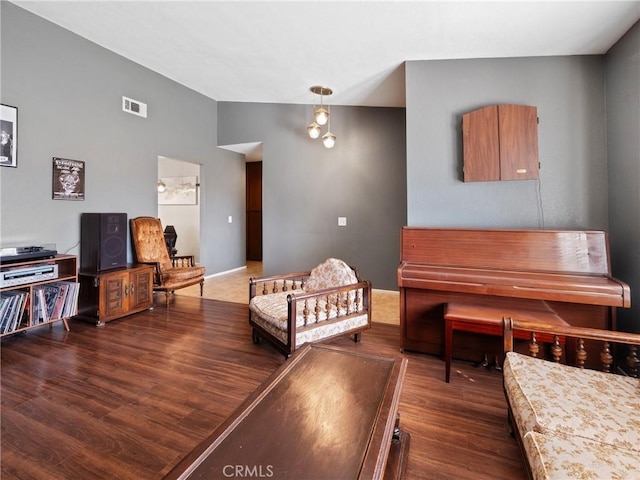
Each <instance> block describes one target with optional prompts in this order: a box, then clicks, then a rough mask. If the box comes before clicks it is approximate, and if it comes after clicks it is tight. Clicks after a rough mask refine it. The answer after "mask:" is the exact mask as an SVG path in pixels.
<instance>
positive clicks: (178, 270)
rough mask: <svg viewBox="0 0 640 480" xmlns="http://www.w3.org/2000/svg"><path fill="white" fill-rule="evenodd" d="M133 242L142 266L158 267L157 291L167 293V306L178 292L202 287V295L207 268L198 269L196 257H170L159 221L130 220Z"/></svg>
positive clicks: (146, 219) (151, 218) (147, 218)
mask: <svg viewBox="0 0 640 480" xmlns="http://www.w3.org/2000/svg"><path fill="white" fill-rule="evenodd" d="M130 226H131V241H132V244H133V250H134V254H135V257H136V261H137V262H138V263H149V264H152V265H154V266H155V275H154V282H153V290H154V291H161V292H164V293H165V300H166V303H167V304H168V303H169V296H170V295H171V293H173V292H174V291H175V290H179V289H180V288H184V287H189V286H191V285H196V284H198V283H199V284H200V296H202V289H203V286H204V272H205V269H204V267H201V266H198V265H196V264H195V262H194V260H193V256H191V255H187V256H184V255H183V256H179V257H175V258H174V259H173V261H172V259H171V258H170V257H169V252H168V251H167V246H166V244H165V241H164V232H163V230H162V223H161V222H160V219H159V218H154V217H137V218H132V219H131V220H130Z"/></svg>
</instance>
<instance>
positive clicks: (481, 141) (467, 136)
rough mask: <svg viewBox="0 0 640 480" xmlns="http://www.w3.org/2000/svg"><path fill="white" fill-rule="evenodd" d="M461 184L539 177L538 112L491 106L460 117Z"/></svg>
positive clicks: (528, 107) (533, 108)
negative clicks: (462, 165)
mask: <svg viewBox="0 0 640 480" xmlns="http://www.w3.org/2000/svg"><path fill="white" fill-rule="evenodd" d="M462 139H463V140H462V141H463V155H464V181H465V182H489V181H495V180H534V179H537V178H538V175H539V169H540V164H539V162H538V111H537V108H536V107H531V106H527V105H491V106H489V107H485V108H481V109H479V110H475V111H473V112H469V113H465V114H464V115H463V116H462Z"/></svg>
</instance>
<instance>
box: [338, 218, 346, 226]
mask: <svg viewBox="0 0 640 480" xmlns="http://www.w3.org/2000/svg"><path fill="white" fill-rule="evenodd" d="M338 226H339V227H346V226H347V217H338Z"/></svg>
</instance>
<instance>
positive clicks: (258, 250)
mask: <svg viewBox="0 0 640 480" xmlns="http://www.w3.org/2000/svg"><path fill="white" fill-rule="evenodd" d="M246 172H247V215H246V218H247V226H246V230H247V260H252V261H258V262H261V261H262V162H247V167H246Z"/></svg>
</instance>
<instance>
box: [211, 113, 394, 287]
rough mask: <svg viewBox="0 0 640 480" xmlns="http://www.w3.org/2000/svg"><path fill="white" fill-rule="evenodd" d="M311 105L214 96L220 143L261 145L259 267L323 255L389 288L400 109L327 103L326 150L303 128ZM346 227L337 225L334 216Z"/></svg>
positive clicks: (292, 267)
mask: <svg viewBox="0 0 640 480" xmlns="http://www.w3.org/2000/svg"><path fill="white" fill-rule="evenodd" d="M311 113H312V107H311V105H276V104H253V103H232V102H220V103H219V104H218V120H219V121H218V141H219V144H220V145H231V144H237V143H246V142H264V143H263V155H264V159H263V225H264V227H263V265H264V269H265V273H268V274H271V273H283V272H289V271H302V270H306V269H309V268H311V267H313V266H315V265H316V264H317V263H319V262H321V261H323V260H324V259H325V258H327V257H338V258H342V259H344V260H345V261H346V262H348V263H350V264H352V265H355V266H357V267H358V268H359V271H360V274H361V276H362V277H363V278H367V279H369V280H371V282H372V283H373V287H374V288H381V289H389V290H393V289H397V280H396V270H397V267H398V263H399V255H400V253H399V236H400V233H399V232H400V228H401V227H402V226H403V225H404V224H405V222H406V187H405V181H406V169H405V156H406V155H405V110H404V109H402V108H368V107H345V106H334V105H332V106H331V115H332V121H331V130H332V131H333V132H334V133H335V134H336V136H337V138H338V139H337V143H336V146H335V147H334V148H333V149H330V150H328V149H325V148H324V147H323V146H322V142H321V141H320V140H312V139H310V138H309V137H308V135H307V133H306V126H307V124H308V123H310V121H311ZM340 216H343V217H347V226H346V227H339V226H338V217H340Z"/></svg>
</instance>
